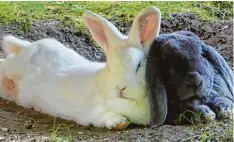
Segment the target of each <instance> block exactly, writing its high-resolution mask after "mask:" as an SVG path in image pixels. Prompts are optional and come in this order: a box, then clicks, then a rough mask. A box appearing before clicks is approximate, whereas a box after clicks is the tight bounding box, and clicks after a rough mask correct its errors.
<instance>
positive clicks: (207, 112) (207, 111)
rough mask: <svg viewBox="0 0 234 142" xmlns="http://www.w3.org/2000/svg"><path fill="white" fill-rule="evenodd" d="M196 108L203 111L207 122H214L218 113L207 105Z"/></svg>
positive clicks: (200, 111)
mask: <svg viewBox="0 0 234 142" xmlns="http://www.w3.org/2000/svg"><path fill="white" fill-rule="evenodd" d="M194 110H195V111H196V112H198V113H201V115H202V117H203V118H204V121H205V122H206V123H209V122H212V121H214V120H215V118H216V114H215V113H214V112H213V111H212V110H211V109H210V108H209V107H208V106H207V105H198V106H196V107H195V108H194Z"/></svg>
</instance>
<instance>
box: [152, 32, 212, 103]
mask: <svg viewBox="0 0 234 142" xmlns="http://www.w3.org/2000/svg"><path fill="white" fill-rule="evenodd" d="M152 46H156V47H158V49H157V50H158V51H157V52H155V53H157V54H158V55H157V56H158V57H157V58H158V59H159V60H162V62H163V63H162V66H163V69H164V70H165V71H164V73H165V76H164V81H165V83H166V84H165V85H166V87H169V86H170V85H171V86H173V87H174V89H176V92H177V95H178V96H179V98H180V99H181V100H185V99H188V98H189V97H192V96H202V95H204V94H209V91H210V90H211V87H212V86H211V82H213V77H214V70H213V68H212V66H211V65H210V64H209V63H208V61H207V60H205V59H204V58H203V57H202V44H201V42H200V40H198V37H196V35H194V34H193V33H191V32H186V31H179V32H174V33H172V34H162V35H160V36H159V37H158V38H157V39H156V41H155V42H154V44H153V45H152ZM155 50H156V48H155ZM167 83H168V84H167ZM172 84H173V85H172ZM175 86H176V87H175ZM174 89H168V90H171V91H175V90H174ZM177 95H175V96H177ZM178 96H177V97H178Z"/></svg>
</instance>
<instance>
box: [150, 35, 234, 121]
mask: <svg viewBox="0 0 234 142" xmlns="http://www.w3.org/2000/svg"><path fill="white" fill-rule="evenodd" d="M146 84H147V89H148V91H149V92H148V93H149V96H150V100H151V108H152V121H151V124H153V125H160V124H162V123H163V122H164V121H165V118H167V120H168V122H171V121H170V120H175V119H176V118H177V117H178V116H179V115H180V114H181V113H183V112H184V111H185V110H191V111H193V112H198V113H201V114H202V116H203V117H204V118H205V120H206V121H209V120H214V119H215V118H223V117H231V116H232V113H233V103H234V98H233V89H234V81H233V72H232V70H231V69H230V67H229V66H228V64H227V63H226V61H225V60H224V59H223V57H222V56H221V55H220V54H219V53H218V52H216V51H215V50H214V49H213V48H212V47H211V46H209V45H206V44H205V43H204V42H203V41H201V40H200V39H199V37H197V36H196V35H195V34H194V33H192V32H188V31H178V32H174V33H171V34H161V35H159V37H158V38H157V39H156V40H155V41H154V42H153V44H152V46H151V48H150V50H149V53H148V57H147V64H146Z"/></svg>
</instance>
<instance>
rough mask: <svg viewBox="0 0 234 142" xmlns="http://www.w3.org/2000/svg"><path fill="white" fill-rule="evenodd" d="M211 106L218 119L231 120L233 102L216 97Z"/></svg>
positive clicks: (233, 108) (233, 110)
mask: <svg viewBox="0 0 234 142" xmlns="http://www.w3.org/2000/svg"><path fill="white" fill-rule="evenodd" d="M211 106H212V108H213V109H214V111H215V112H216V113H217V115H218V118H219V119H222V118H231V117H232V116H233V112H234V107H233V102H232V101H231V100H230V99H228V98H226V97H216V98H215V99H214V100H212V102H211Z"/></svg>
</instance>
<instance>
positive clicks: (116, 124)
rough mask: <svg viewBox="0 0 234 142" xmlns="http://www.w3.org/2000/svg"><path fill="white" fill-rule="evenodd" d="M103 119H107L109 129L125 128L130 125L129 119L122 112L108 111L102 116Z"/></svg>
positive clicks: (106, 124)
mask: <svg viewBox="0 0 234 142" xmlns="http://www.w3.org/2000/svg"><path fill="white" fill-rule="evenodd" d="M102 119H103V120H104V121H105V126H106V127H107V128H108V129H117V130H120V129H123V128H125V127H126V126H127V125H128V123H129V122H128V120H127V118H126V117H124V116H123V115H121V114H117V113H112V112H107V113H105V114H104V115H103V116H102Z"/></svg>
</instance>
